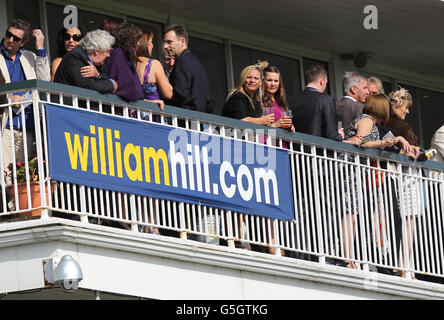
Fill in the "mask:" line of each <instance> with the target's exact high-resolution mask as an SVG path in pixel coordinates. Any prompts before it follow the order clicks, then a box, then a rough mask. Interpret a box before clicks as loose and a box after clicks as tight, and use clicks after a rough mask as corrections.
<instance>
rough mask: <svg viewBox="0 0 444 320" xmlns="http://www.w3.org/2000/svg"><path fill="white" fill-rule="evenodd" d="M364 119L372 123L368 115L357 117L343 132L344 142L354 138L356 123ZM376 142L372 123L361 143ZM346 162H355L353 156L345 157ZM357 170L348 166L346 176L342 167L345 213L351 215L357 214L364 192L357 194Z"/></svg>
mask: <svg viewBox="0 0 444 320" xmlns="http://www.w3.org/2000/svg"><path fill="white" fill-rule="evenodd" d="M364 118H370V119H371V120H372V121H373V119H372V118H371V117H370V116H369V115H368V114H361V115H360V116H358V117H357V118H356V119H355V120H353V121H352V123H351V124H350V126H349V127H348V128H347V131H346V132H345V137H344V140H348V139H351V138H353V137H354V136H356V133H357V129H356V123H357V122H358V121H359V120H361V119H364ZM366 140H367V141H377V140H379V130H378V127H377V126H376V123H375V122H374V121H373V127H372V130H371V131H370V133H369V134H368V135H367V136H365V137H363V138H362V141H363V142H364V141H366ZM339 158H342V159H344V154H341V155H340V156H339ZM347 161H348V162H355V157H354V156H353V155H348V156H347ZM358 170H359V169H358V168H356V167H354V166H348V175H346V172H347V170H346V169H345V167H344V171H343V174H344V179H345V181H344V182H345V185H344V193H343V194H344V200H345V210H346V212H347V213H351V214H358V213H359V210H360V207H361V205H360V203H362V199H360V198H362V197H360V196H359V195H360V194H362V192H364V190H361V192H358V191H359V190H358V179H357V174H358V173H359V171H358ZM364 183H365V182H364V181H361V184H364Z"/></svg>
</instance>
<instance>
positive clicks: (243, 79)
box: [222, 63, 274, 126]
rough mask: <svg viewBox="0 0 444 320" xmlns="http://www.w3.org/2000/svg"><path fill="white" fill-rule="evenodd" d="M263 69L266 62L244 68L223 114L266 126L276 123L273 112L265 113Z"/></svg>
mask: <svg viewBox="0 0 444 320" xmlns="http://www.w3.org/2000/svg"><path fill="white" fill-rule="evenodd" d="M263 69H264V64H263V63H258V64H255V65H251V66H247V67H245V68H244V69H243V70H242V72H241V74H240V79H239V83H238V85H237V87H236V88H234V89H233V90H232V91H231V92H230V93H229V94H228V97H227V101H226V102H225V104H224V107H223V110H222V115H223V116H225V117H229V118H234V119H238V120H242V121H247V122H251V123H256V124H263V125H266V126H270V125H272V124H273V123H274V115H273V114H270V115H263V108H264V105H263V102H262V98H263V93H262V81H263V79H264V76H263Z"/></svg>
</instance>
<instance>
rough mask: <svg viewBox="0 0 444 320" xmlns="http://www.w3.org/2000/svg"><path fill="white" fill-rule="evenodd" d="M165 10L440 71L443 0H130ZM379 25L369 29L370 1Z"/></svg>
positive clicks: (393, 63) (315, 46)
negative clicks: (367, 12)
mask: <svg viewBox="0 0 444 320" xmlns="http://www.w3.org/2000/svg"><path fill="white" fill-rule="evenodd" d="M129 2H130V3H132V4H134V5H135V6H141V7H143V6H147V5H148V6H149V8H150V9H154V10H156V11H159V12H163V13H166V14H172V15H177V16H180V17H184V18H186V19H187V21H202V22H206V23H208V24H212V25H222V26H227V27H229V28H231V29H234V30H239V31H242V32H249V33H252V34H255V35H263V36H265V37H269V38H272V39H276V40H280V41H289V42H292V43H295V44H297V45H300V46H304V47H308V48H313V49H318V50H322V51H327V52H333V53H339V54H347V53H355V52H370V59H372V60H373V61H375V62H377V63H381V64H386V65H391V66H395V67H398V68H402V69H407V70H409V71H413V72H417V73H421V74H428V75H435V76H439V77H442V76H443V74H444V59H443V58H444V41H443V39H442V30H443V27H444V23H443V21H444V2H443V1H439V0H373V1H371V2H370V1H359V0H358V1H357V0H334V1H333V0H315V1H306V0H274V1H270V0H242V1H239V0H223V1H220V0H205V1H202V0H168V1H165V0H150V1H146V0H130V1H129ZM369 4H371V5H375V6H376V8H377V10H378V29H377V30H367V29H365V28H364V25H363V21H364V19H365V17H366V16H368V14H365V13H364V8H365V7H366V6H367V5H369Z"/></svg>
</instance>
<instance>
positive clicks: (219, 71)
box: [188, 37, 227, 114]
mask: <svg viewBox="0 0 444 320" xmlns="http://www.w3.org/2000/svg"><path fill="white" fill-rule="evenodd" d="M188 42H189V44H188V47H189V48H190V49H191V51H192V52H193V53H194V55H195V56H196V57H197V59H199V61H200V62H201V63H202V65H203V66H204V68H205V71H206V72H207V77H208V81H209V82H210V91H211V95H212V96H213V98H214V102H215V103H214V110H213V113H215V114H221V113H222V107H223V105H224V103H225V99H226V97H227V69H226V63H225V48H224V45H223V44H222V43H218V42H215V41H208V40H203V39H200V38H194V37H189V40H188Z"/></svg>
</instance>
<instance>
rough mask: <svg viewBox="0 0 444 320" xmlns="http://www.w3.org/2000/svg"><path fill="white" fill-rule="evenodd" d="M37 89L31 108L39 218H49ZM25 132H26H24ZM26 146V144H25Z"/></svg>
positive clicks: (34, 90) (49, 184)
mask: <svg viewBox="0 0 444 320" xmlns="http://www.w3.org/2000/svg"><path fill="white" fill-rule="evenodd" d="M39 101H40V97H39V91H38V90H37V89H33V90H32V109H33V112H34V131H35V141H36V149H37V166H38V170H39V187H40V190H41V192H40V205H41V206H42V210H41V216H40V218H41V219H47V218H49V213H48V208H47V203H46V192H45V191H44V190H46V188H45V182H46V181H48V193H49V194H50V189H49V188H51V181H50V177H46V176H45V175H44V172H45V169H44V165H43V161H44V156H43V149H42V131H41V127H40V108H39ZM24 134H26V133H24ZM25 148H26V146H25ZM49 196H50V195H49Z"/></svg>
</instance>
